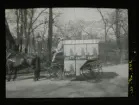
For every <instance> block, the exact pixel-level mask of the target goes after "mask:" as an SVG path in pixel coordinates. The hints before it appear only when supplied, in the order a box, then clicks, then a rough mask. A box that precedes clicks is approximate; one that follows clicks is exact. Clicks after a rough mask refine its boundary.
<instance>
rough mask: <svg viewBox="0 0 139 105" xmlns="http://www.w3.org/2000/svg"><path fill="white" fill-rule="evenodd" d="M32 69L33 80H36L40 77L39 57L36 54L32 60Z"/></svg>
mask: <svg viewBox="0 0 139 105" xmlns="http://www.w3.org/2000/svg"><path fill="white" fill-rule="evenodd" d="M33 69H34V81H38V80H39V78H40V58H39V56H38V55H37V54H36V55H35V58H34V61H33Z"/></svg>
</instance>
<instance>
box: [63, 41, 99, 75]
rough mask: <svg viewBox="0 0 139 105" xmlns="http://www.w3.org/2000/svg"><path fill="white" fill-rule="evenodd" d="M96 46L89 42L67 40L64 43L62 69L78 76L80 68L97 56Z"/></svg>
mask: <svg viewBox="0 0 139 105" xmlns="http://www.w3.org/2000/svg"><path fill="white" fill-rule="evenodd" d="M98 52H99V51H98V44H97V43H94V41H90V40H84V41H83V40H76V41H72V40H67V41H65V42H64V69H65V71H72V70H74V71H75V73H76V75H80V67H81V66H82V65H83V64H84V63H85V62H86V61H87V60H89V59H93V58H95V57H97V56H98Z"/></svg>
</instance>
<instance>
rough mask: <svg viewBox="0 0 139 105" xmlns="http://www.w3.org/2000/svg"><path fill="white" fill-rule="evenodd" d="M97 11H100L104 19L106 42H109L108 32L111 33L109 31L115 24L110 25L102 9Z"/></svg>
mask: <svg viewBox="0 0 139 105" xmlns="http://www.w3.org/2000/svg"><path fill="white" fill-rule="evenodd" d="M97 10H98V12H99V13H100V15H101V17H102V20H103V23H104V30H105V41H107V35H108V32H109V30H110V29H111V28H112V25H113V24H114V22H113V23H111V24H110V25H109V23H108V19H107V18H105V17H104V15H103V14H102V12H101V9H98V8H97Z"/></svg>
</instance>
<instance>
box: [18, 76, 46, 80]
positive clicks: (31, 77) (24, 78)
mask: <svg viewBox="0 0 139 105" xmlns="http://www.w3.org/2000/svg"><path fill="white" fill-rule="evenodd" d="M33 78H34V76H29V77H22V78H18V77H17V80H26V79H33ZM42 78H46V76H44V75H41V76H40V79H42Z"/></svg>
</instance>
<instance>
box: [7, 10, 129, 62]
mask: <svg viewBox="0 0 139 105" xmlns="http://www.w3.org/2000/svg"><path fill="white" fill-rule="evenodd" d="M62 9H65V8H55V9H52V8H30V9H7V10H5V18H6V21H7V24H8V27H9V30H10V32H11V34H12V36H13V38H14V40H15V42H16V45H17V49H18V50H16V51H17V52H24V53H26V54H30V55H31V54H32V53H35V52H37V54H38V55H39V56H40V58H41V62H42V63H46V61H51V56H52V55H51V51H52V50H53V49H55V48H56V47H57V44H58V40H57V38H58V37H63V38H64V39H65V40H71V39H73V40H74V39H76V40H78V39H79V40H81V39H82V40H83V39H84V40H87V39H99V40H100V44H99V54H100V55H99V56H100V60H101V61H102V62H103V63H104V64H121V63H127V61H128V11H127V10H126V9H113V10H112V12H103V9H100V8H96V9H95V10H96V11H97V12H98V13H99V14H100V17H101V19H100V20H99V21H89V22H88V21H85V20H83V19H82V20H81V19H79V20H76V21H72V20H69V22H68V23H66V24H64V25H63V24H61V21H59V18H60V17H61V15H62V14H63V12H62ZM89 10H91V9H89ZM71 15H73V14H71ZM40 17H41V18H40ZM94 30H95V31H94ZM7 40H8V39H7ZM6 45H7V46H9V45H10V44H8V42H6ZM7 48H9V47H7ZM71 53H72V52H71Z"/></svg>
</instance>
